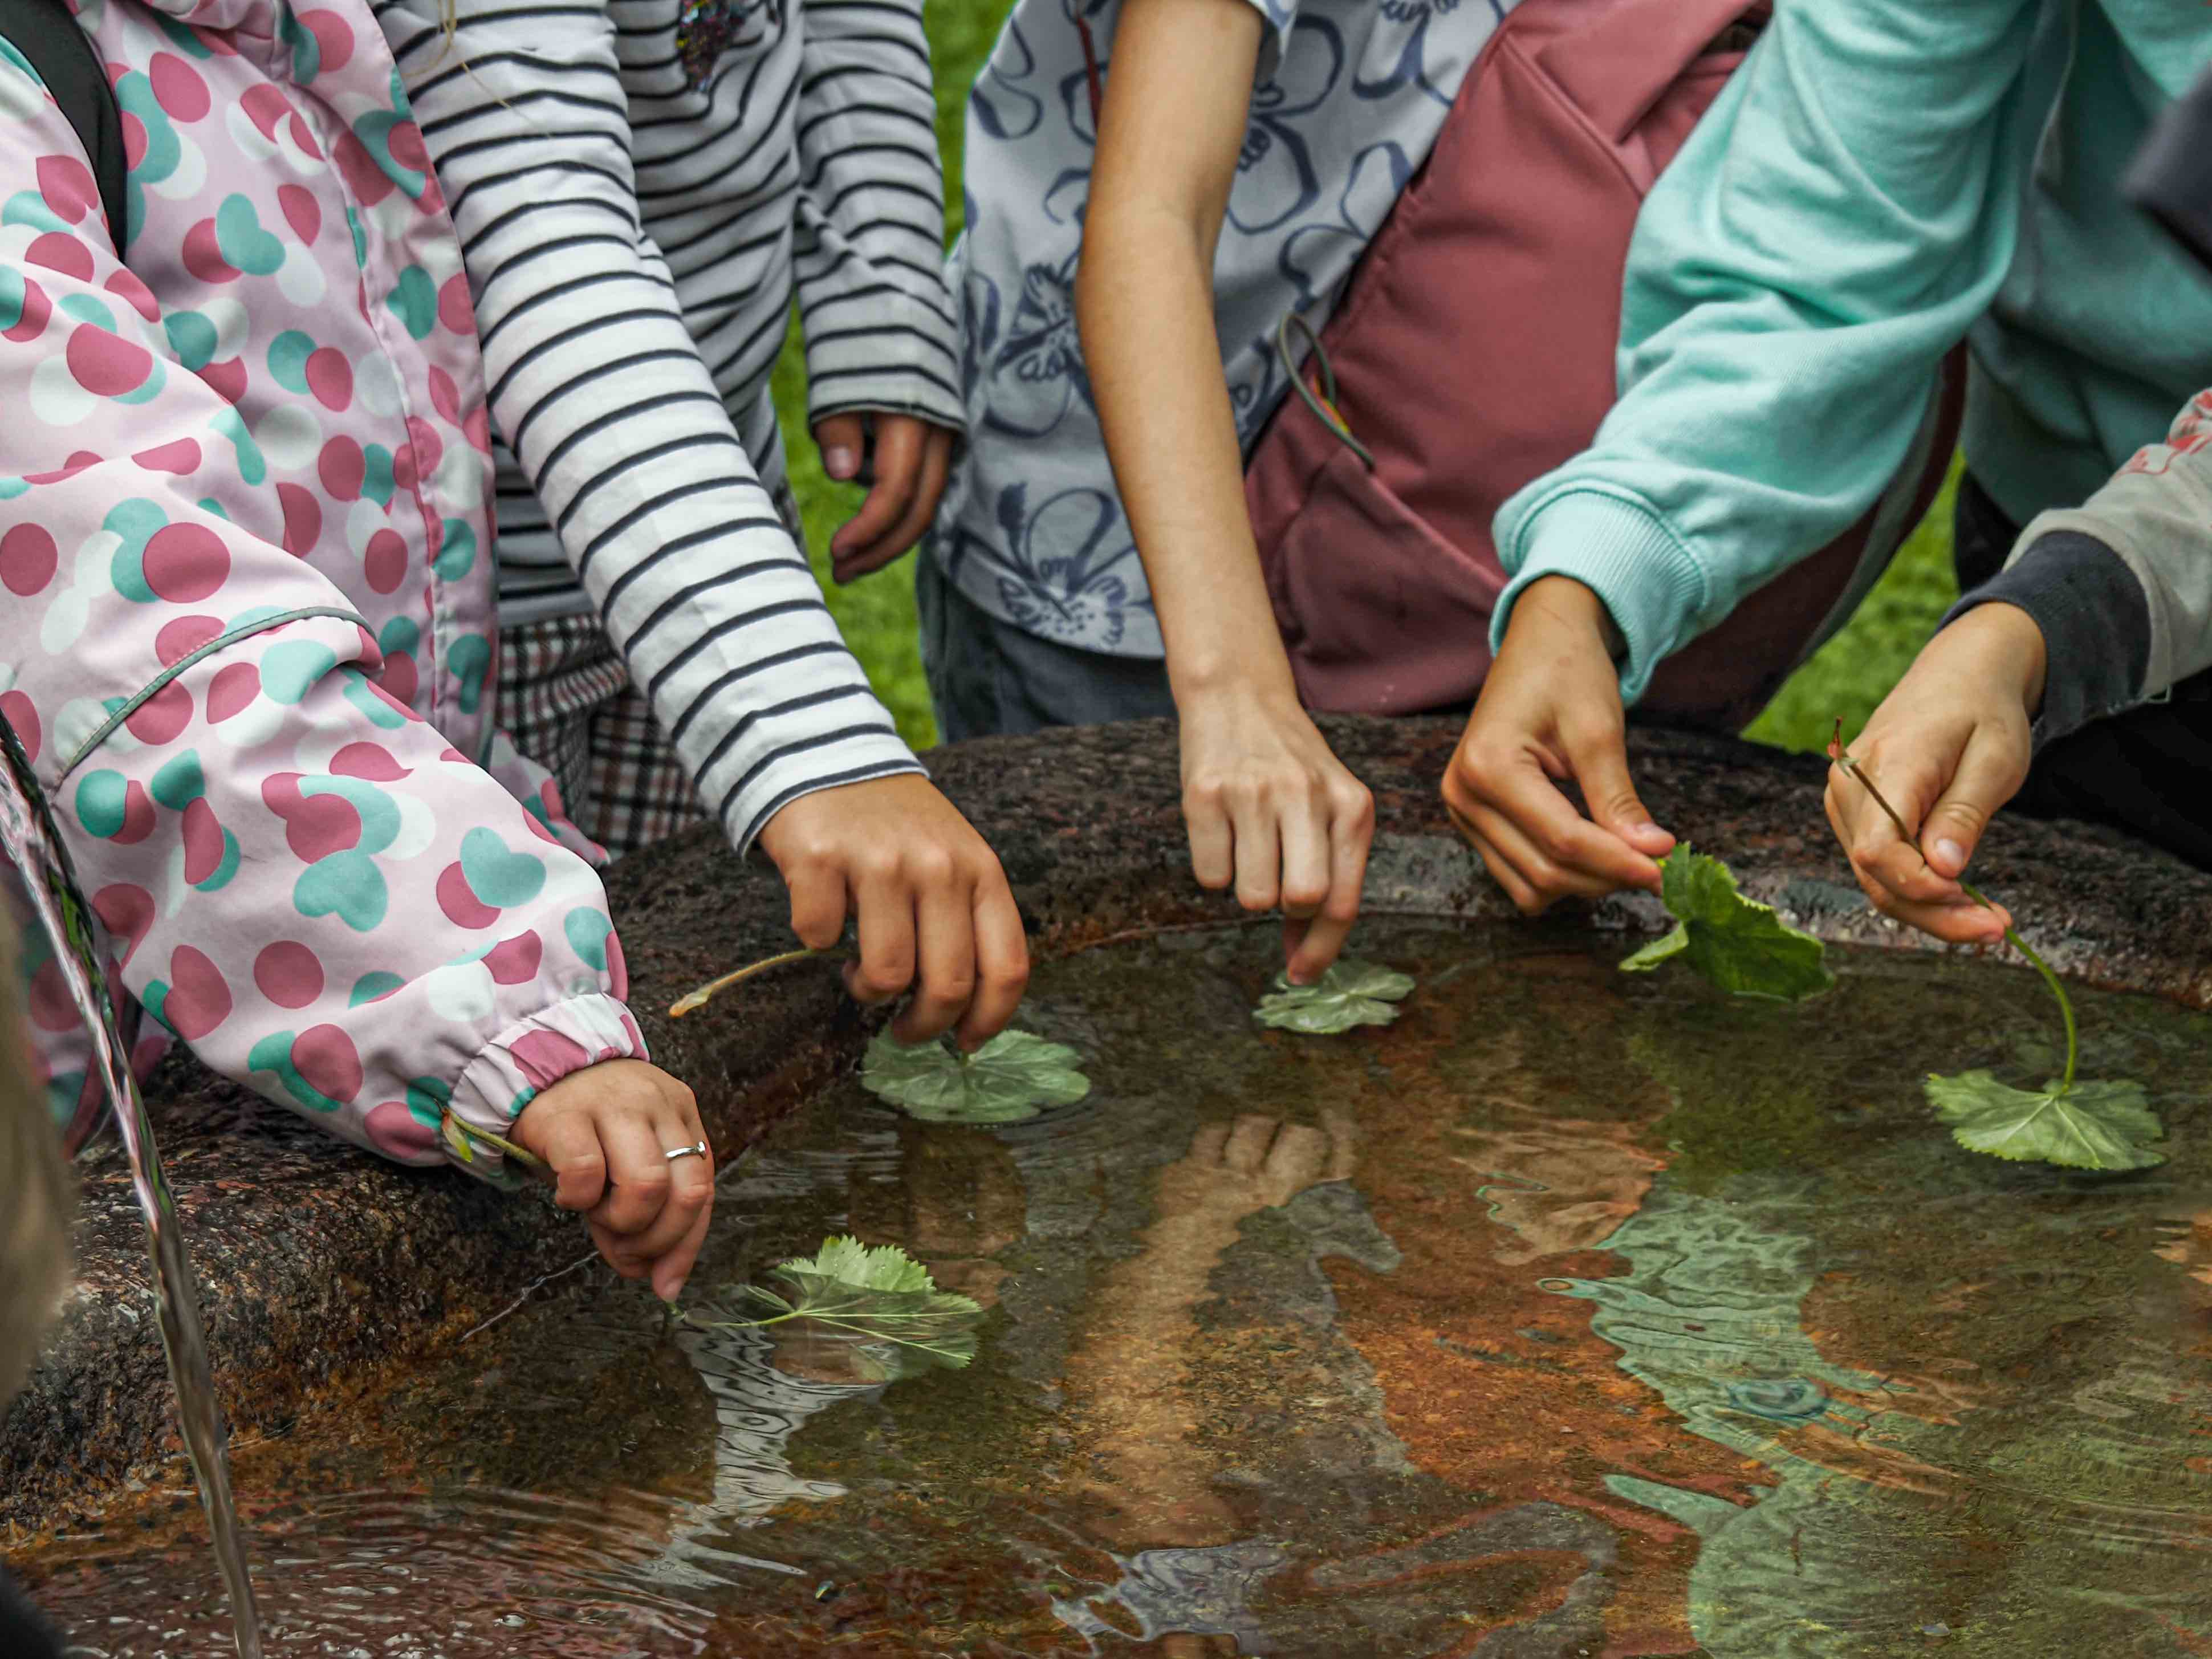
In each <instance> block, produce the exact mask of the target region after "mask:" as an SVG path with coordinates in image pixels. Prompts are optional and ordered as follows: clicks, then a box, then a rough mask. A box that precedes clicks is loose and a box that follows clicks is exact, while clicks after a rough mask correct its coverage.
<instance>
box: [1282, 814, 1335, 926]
mask: <svg viewBox="0 0 2212 1659" xmlns="http://www.w3.org/2000/svg"><path fill="white" fill-rule="evenodd" d="M1277 823H1278V825H1279V831H1278V833H1279V835H1280V836H1281V837H1282V848H1283V891H1282V903H1283V914H1284V915H1286V916H1296V917H1297V918H1298V919H1300V920H1301V921H1304V919H1306V918H1308V917H1310V916H1312V915H1316V914H1317V913H1318V912H1319V911H1320V909H1321V907H1322V903H1323V902H1325V901H1326V900H1327V899H1328V806H1327V805H1326V804H1325V803H1324V802H1322V801H1321V800H1318V799H1306V800H1303V801H1300V800H1287V799H1286V800H1285V801H1284V803H1283V805H1282V808H1281V811H1280V814H1279V817H1278V819H1277Z"/></svg>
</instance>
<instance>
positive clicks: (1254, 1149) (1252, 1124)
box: [1221, 1112, 1281, 1175]
mask: <svg viewBox="0 0 2212 1659" xmlns="http://www.w3.org/2000/svg"><path fill="white" fill-rule="evenodd" d="M1279 1127H1281V1126H1280V1125H1279V1123H1278V1122H1277V1121H1276V1120H1275V1119H1273V1118H1272V1117H1268V1116H1266V1115H1263V1114H1261V1113H1259V1112H1246V1113H1245V1114H1243V1115H1242V1116H1240V1117H1239V1118H1238V1119H1237V1127H1235V1128H1233V1129H1231V1131H1230V1132H1229V1139H1228V1142H1227V1144H1226V1145H1225V1146H1223V1147H1222V1149H1221V1162H1222V1165H1223V1167H1224V1168H1226V1169H1231V1170H1236V1171H1237V1173H1238V1174H1240V1175H1257V1174H1258V1173H1259V1172H1260V1165H1261V1164H1262V1163H1263V1162H1265V1160H1266V1158H1267V1148H1268V1147H1269V1146H1272V1145H1273V1143H1274V1139H1275V1131H1276V1130H1277V1129H1278V1128H1279Z"/></svg>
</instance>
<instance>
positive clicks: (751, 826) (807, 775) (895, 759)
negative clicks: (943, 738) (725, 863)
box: [722, 731, 929, 856]
mask: <svg viewBox="0 0 2212 1659" xmlns="http://www.w3.org/2000/svg"><path fill="white" fill-rule="evenodd" d="M908 775H916V776H921V777H925V778H926V777H927V776H928V775H929V771H928V769H927V768H926V767H924V766H923V765H922V763H921V762H920V761H919V760H917V759H915V753H914V750H911V749H909V748H908V747H907V746H906V743H905V741H904V739H902V738H900V737H899V736H898V734H897V733H896V732H877V731H857V732H854V731H848V732H838V733H835V734H833V737H832V740H831V741H828V742H824V743H823V744H820V745H818V746H817V747H813V748H810V749H807V750H802V751H800V752H799V753H798V754H792V755H786V756H784V757H781V758H780V759H779V760H778V761H777V762H776V763H775V765H773V766H771V767H769V769H767V770H766V771H764V772H763V773H762V774H761V775H760V776H758V777H757V778H754V779H752V780H750V781H749V782H748V783H747V784H746V786H745V788H744V791H743V792H742V793H739V795H738V797H737V798H736V799H733V800H732V801H731V802H730V804H729V806H728V809H727V810H726V812H725V813H724V816H723V819H722V829H723V832H724V833H725V834H726V835H727V836H729V838H730V844H731V845H732V847H734V848H737V850H738V854H739V855H740V856H743V855H744V854H747V853H750V851H751V850H752V848H753V843H754V842H757V841H758V840H759V839H760V833H761V831H762V830H763V829H766V828H767V827H768V822H769V819H770V818H772V817H775V815H776V814H777V813H778V812H781V811H782V810H783V809H784V808H785V807H787V806H788V805H791V803H792V802H793V801H795V800H797V799H799V798H800V797H801V796H802V795H811V794H817V793H820V792H821V791H823V790H824V789H842V788H843V787H846V786H847V785H848V784H854V783H873V782H874V781H876V780H878V778H896V777H903V776H908Z"/></svg>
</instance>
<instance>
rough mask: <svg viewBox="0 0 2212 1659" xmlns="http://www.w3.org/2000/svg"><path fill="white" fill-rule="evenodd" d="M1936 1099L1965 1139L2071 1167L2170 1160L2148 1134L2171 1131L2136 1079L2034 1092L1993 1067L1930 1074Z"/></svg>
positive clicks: (1999, 1154) (1995, 1154)
mask: <svg viewBox="0 0 2212 1659" xmlns="http://www.w3.org/2000/svg"><path fill="white" fill-rule="evenodd" d="M1926 1087H1927V1090H1928V1102H1929V1104H1930V1105H1931V1106H1933V1107H1935V1109H1936V1115H1937V1116H1939V1117H1941V1118H1942V1120H1943V1121H1945V1122H1946V1123H1948V1124H1949V1125H1950V1126H1951V1133H1953V1134H1954V1136H1956V1137H1957V1139H1958V1142H1959V1144H1960V1146H1964V1147H1966V1148H1967V1149H1968V1150H1969V1151H1971V1152H1987V1153H1989V1154H1990V1156H1991V1157H1992V1158H2011V1159H2013V1160H2015V1162H2019V1163H2025V1164H2033V1163H2041V1164H2063V1165H2064V1166H2065V1167H2066V1168H2068V1169H2069V1170H2148V1169H2154V1168H2155V1167H2156V1166H2157V1165H2159V1164H2163V1163H2165V1162H2166V1158H2165V1155H2164V1154H2163V1153H2160V1152H2153V1151H2152V1150H2151V1149H2150V1147H2149V1146H2148V1144H2147V1143H2148V1142H2150V1141H2154V1140H2156V1139H2160V1137H2161V1136H2162V1135H2163V1134H2164V1133H2166V1132H2165V1130H2164V1129H2163V1128H2162V1127H2160V1123H2159V1121H2158V1114H2157V1113H2155V1112H2154V1111H2152V1110H2151V1109H2150V1103H2149V1102H2148V1100H2146V1099H2145V1098H2144V1097H2143V1091H2142V1085H2141V1084H2137V1083H2128V1082H2119V1083H2075V1084H2074V1085H2071V1086H2069V1085H2065V1084H2063V1083H2058V1082H2056V1081H2054V1082H2051V1083H2046V1084H2045V1085H2043V1088H2042V1090H2041V1091H2039V1092H2037V1093H2033V1094H2031V1093H2030V1092H2028V1091H2027V1090H2025V1089H2015V1088H2013V1087H2011V1086H2009V1085H2006V1084H2002V1083H2000V1082H1998V1081H1997V1080H1996V1078H1994V1077H1992V1076H1991V1075H1990V1073H1987V1072H1967V1073H1963V1074H1961V1075H1960V1076H1958V1077H1931V1078H1929V1079H1928V1082H1927V1085H1926Z"/></svg>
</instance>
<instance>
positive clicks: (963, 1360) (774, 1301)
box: [671, 1237, 983, 1377]
mask: <svg viewBox="0 0 2212 1659" xmlns="http://www.w3.org/2000/svg"><path fill="white" fill-rule="evenodd" d="M769 1277H770V1278H771V1279H775V1280H777V1281H779V1283H780V1284H781V1286H782V1288H781V1290H775V1289H771V1288H769V1286H767V1285H747V1286H746V1287H745V1291H746V1294H747V1295H749V1296H750V1297H752V1298H753V1299H754V1300H755V1301H757V1302H759V1303H761V1304H763V1305H764V1306H766V1307H767V1308H768V1309H769V1316H767V1317H766V1318H763V1319H753V1320H737V1321H720V1322H698V1321H690V1320H687V1321H686V1322H687V1323H693V1324H698V1325H700V1327H701V1328H703V1329H708V1330H714V1329H720V1328H746V1327H750V1328H758V1327H760V1326H763V1325H776V1324H782V1323H784V1322H787V1321H789V1320H795V1319H803V1320H811V1321H813V1322H815V1323H817V1324H820V1325H826V1326H828V1327H829V1328H832V1329H834V1330H838V1331H842V1332H847V1333H849V1334H851V1335H852V1336H854V1337H857V1338H859V1339H860V1340H861V1341H862V1342H864V1343H865V1342H876V1343H890V1344H893V1345H895V1346H896V1347H898V1348H900V1349H901V1350H903V1351H906V1352H910V1353H912V1354H914V1355H915V1356H918V1357H919V1358H921V1359H923V1360H925V1361H927V1363H928V1364H932V1365H939V1366H943V1367H945V1368H946V1369H948V1370H959V1369H960V1368H961V1367H963V1366H964V1365H965V1364H968V1362H969V1360H971V1359H973V1358H975V1327H976V1324H977V1323H978V1322H980V1321H981V1318H982V1316H983V1310H982V1307H981V1304H978V1303H976V1302H975V1301H974V1300H973V1299H971V1298H970V1297H964V1296H962V1295H961V1294H959V1293H958V1292H957V1291H946V1290H940V1289H939V1288H938V1284H937V1281H936V1280H935V1279H933V1278H931V1277H930V1273H929V1269H928V1268H927V1267H923V1266H922V1264H921V1262H919V1261H915V1259H914V1258H913V1257H912V1256H910V1255H908V1254H907V1253H906V1252H905V1251H904V1250H902V1249H900V1248H899V1247H898V1246H897V1245H896V1244H878V1245H875V1246H873V1247H871V1246H869V1245H866V1244H863V1243H860V1240H859V1239H857V1238H850V1237H839V1238H825V1239H824V1240H823V1241H822V1248H821V1249H819V1250H817V1251H816V1252H815V1253H814V1254H813V1255H811V1256H794V1257H793V1258H792V1259H791V1260H790V1261H783V1262H779V1263H778V1264H777V1265H776V1266H775V1267H773V1268H771V1269H770V1270H769ZM671 1310H672V1304H671ZM879 1369H880V1368H879ZM883 1375H884V1376H886V1377H888V1376H892V1375H896V1367H894V1368H892V1369H890V1370H884V1371H883Z"/></svg>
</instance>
